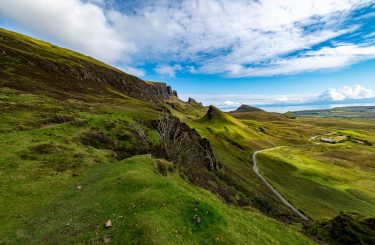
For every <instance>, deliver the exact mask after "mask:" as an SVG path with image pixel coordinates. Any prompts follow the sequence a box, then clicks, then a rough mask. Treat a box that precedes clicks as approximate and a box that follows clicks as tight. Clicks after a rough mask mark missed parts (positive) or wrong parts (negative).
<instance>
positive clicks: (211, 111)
mask: <svg viewBox="0 0 375 245" xmlns="http://www.w3.org/2000/svg"><path fill="white" fill-rule="evenodd" d="M218 110H219V109H217V108H216V107H215V106H213V105H210V106H209V107H208V111H207V117H208V118H209V119H211V118H213V117H214V116H215V115H216V114H217V111H218Z"/></svg>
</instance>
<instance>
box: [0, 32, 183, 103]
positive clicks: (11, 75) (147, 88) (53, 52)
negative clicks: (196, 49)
mask: <svg viewBox="0 0 375 245" xmlns="http://www.w3.org/2000/svg"><path fill="white" fill-rule="evenodd" d="M0 82H1V84H2V85H3V86H7V87H11V88H15V89H19V90H22V91H26V92H33V93H42V94H48V95H49V96H55V97H58V98H62V99H63V98H78V99H86V100H90V99H92V97H98V96H101V95H104V96H105V95H106V94H109V93H112V94H113V91H112V90H116V91H118V92H121V93H123V94H125V95H128V96H130V97H133V98H137V99H140V100H144V101H148V102H160V101H162V100H165V99H168V98H169V97H171V96H176V95H177V94H176V92H175V91H173V90H172V89H171V88H170V87H169V86H166V84H165V83H152V82H145V81H143V80H141V79H139V78H137V77H135V76H132V75H129V74H126V73H124V72H121V71H120V70H118V69H115V68H113V67H110V66H108V65H106V64H104V63H102V62H100V61H97V60H95V59H93V58H90V57H87V56H84V55H81V54H79V53H76V52H73V51H70V50H67V49H63V48H59V47H56V46H54V45H52V44H49V43H46V42H43V41H39V40H36V39H33V38H30V37H27V36H24V35H21V34H17V33H14V32H10V31H6V30H4V29H0ZM81 94H85V95H86V96H81Z"/></svg>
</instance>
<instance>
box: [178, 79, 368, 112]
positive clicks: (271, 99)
mask: <svg viewBox="0 0 375 245" xmlns="http://www.w3.org/2000/svg"><path fill="white" fill-rule="evenodd" d="M179 96H180V97H181V98H182V99H184V100H187V98H189V97H192V98H194V99H196V100H197V101H201V102H202V103H203V105H206V106H207V105H215V106H217V107H218V108H220V109H223V110H233V109H234V108H237V107H238V106H240V105H241V104H246V105H252V106H259V107H268V106H298V105H317V104H335V103H344V102H355V101H358V102H360V101H361V100H363V99H373V98H374V99H375V90H371V89H368V88H366V87H364V86H362V85H359V84H358V85H355V86H353V87H350V86H343V87H342V88H332V89H329V90H327V91H324V92H322V93H320V94H298V95H296V94H289V95H282V94H280V95H259V94H258V95H256V94H180V95H179Z"/></svg>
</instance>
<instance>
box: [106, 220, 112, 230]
mask: <svg viewBox="0 0 375 245" xmlns="http://www.w3.org/2000/svg"><path fill="white" fill-rule="evenodd" d="M104 227H105V228H106V229H108V228H111V227H112V221H111V220H110V219H109V220H108V221H107V222H105V225H104Z"/></svg>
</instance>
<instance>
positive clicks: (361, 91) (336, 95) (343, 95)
mask: <svg viewBox="0 0 375 245" xmlns="http://www.w3.org/2000/svg"><path fill="white" fill-rule="evenodd" d="M369 98H375V91H374V90H371V89H368V88H365V87H363V86H362V85H359V84H357V85H355V86H354V87H350V86H344V87H342V88H340V89H335V88H332V89H329V90H327V91H325V92H323V93H322V94H320V95H319V96H318V98H317V101H345V100H359V99H369Z"/></svg>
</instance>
